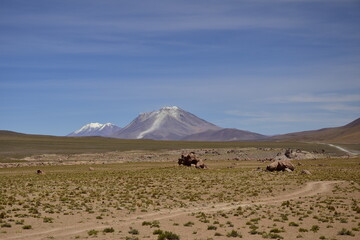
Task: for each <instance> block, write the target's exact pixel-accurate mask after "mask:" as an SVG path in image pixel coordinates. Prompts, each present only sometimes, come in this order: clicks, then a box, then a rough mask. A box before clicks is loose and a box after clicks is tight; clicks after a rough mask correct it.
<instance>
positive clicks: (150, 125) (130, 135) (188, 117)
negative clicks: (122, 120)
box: [112, 107, 221, 140]
mask: <svg viewBox="0 0 360 240" xmlns="http://www.w3.org/2000/svg"><path fill="white" fill-rule="evenodd" d="M220 129H221V128H220V127H218V126H216V125H214V124H212V123H209V122H207V121H205V120H203V119H201V118H198V117H197V116H195V115H193V114H191V113H189V112H186V111H184V110H183V109H181V108H179V107H163V108H161V109H160V110H158V111H153V112H147V113H142V114H140V115H139V116H138V117H137V118H135V119H134V120H133V121H132V122H131V123H130V124H129V125H127V126H126V127H125V128H123V129H121V130H120V131H118V132H116V133H115V134H113V135H112V137H116V138H123V139H154V140H181V139H182V138H184V137H185V136H188V135H191V134H194V133H200V132H204V131H208V130H220Z"/></svg>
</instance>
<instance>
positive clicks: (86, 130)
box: [67, 123, 121, 137]
mask: <svg viewBox="0 0 360 240" xmlns="http://www.w3.org/2000/svg"><path fill="white" fill-rule="evenodd" d="M119 130H121V128H120V127H118V126H116V125H115V124H112V123H105V124H102V123H89V124H86V125H84V126H83V127H81V128H80V129H78V130H76V131H74V132H72V133H70V134H69V135H67V136H69V137H85V136H102V137H110V136H111V135H112V134H114V133H115V132H117V131H119Z"/></svg>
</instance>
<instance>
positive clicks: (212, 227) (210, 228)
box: [207, 225, 217, 230]
mask: <svg viewBox="0 0 360 240" xmlns="http://www.w3.org/2000/svg"><path fill="white" fill-rule="evenodd" d="M207 229H208V230H216V229H217V227H216V226H214V225H209V226H208V228H207Z"/></svg>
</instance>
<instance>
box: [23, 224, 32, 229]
mask: <svg viewBox="0 0 360 240" xmlns="http://www.w3.org/2000/svg"><path fill="white" fill-rule="evenodd" d="M22 229H32V226H31V225H24V226H23V227H22Z"/></svg>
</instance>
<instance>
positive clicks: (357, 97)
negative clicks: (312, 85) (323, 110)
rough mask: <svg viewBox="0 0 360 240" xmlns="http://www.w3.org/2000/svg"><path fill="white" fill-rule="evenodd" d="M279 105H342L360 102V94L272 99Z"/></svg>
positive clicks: (304, 95)
mask: <svg viewBox="0 0 360 240" xmlns="http://www.w3.org/2000/svg"><path fill="white" fill-rule="evenodd" d="M270 100H271V101H272V102H278V103H287V102H292V103H340V102H360V94H303V95H296V96H281V97H273V98H271V99H270Z"/></svg>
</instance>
